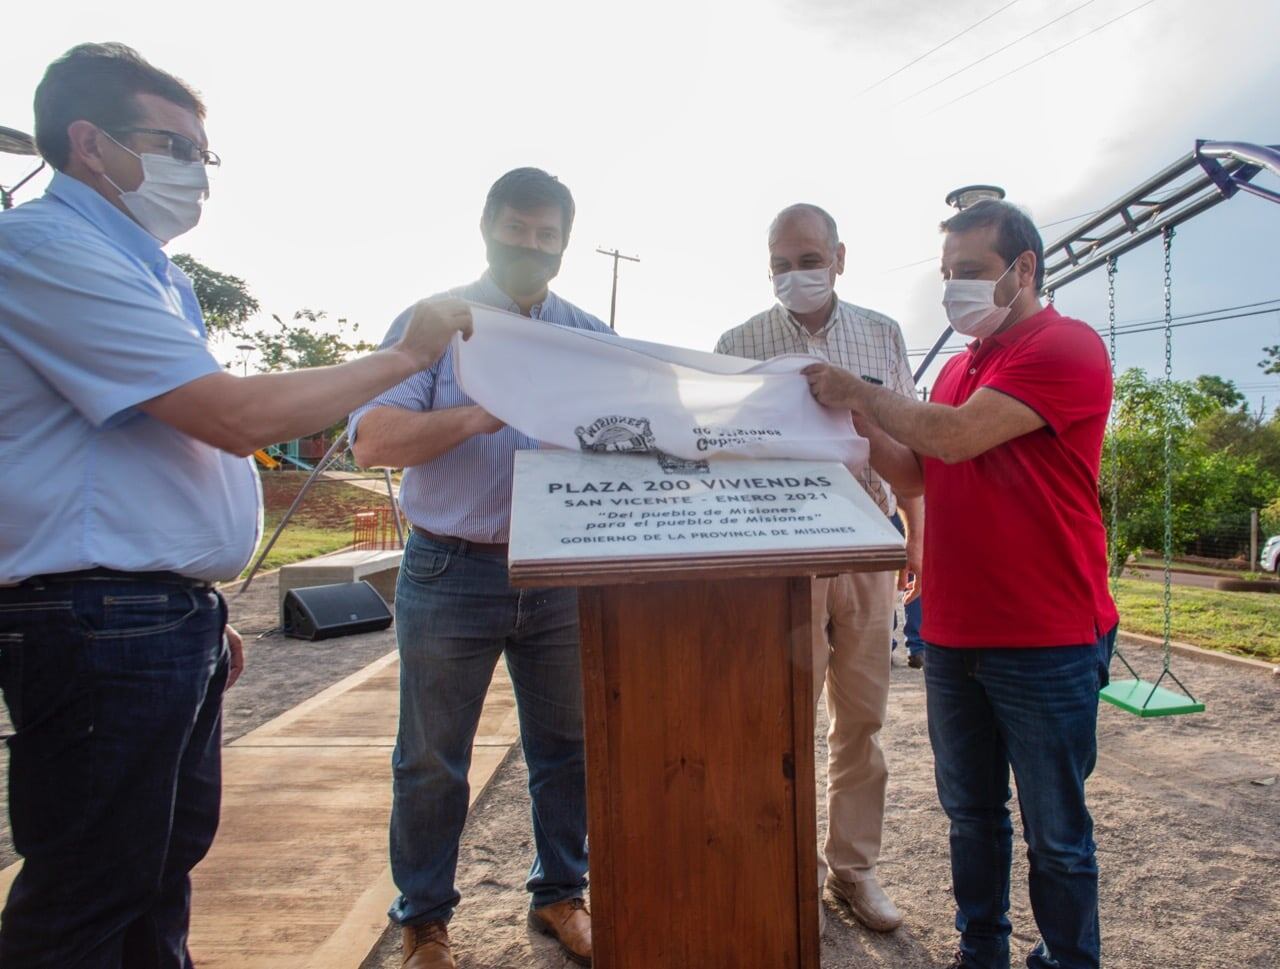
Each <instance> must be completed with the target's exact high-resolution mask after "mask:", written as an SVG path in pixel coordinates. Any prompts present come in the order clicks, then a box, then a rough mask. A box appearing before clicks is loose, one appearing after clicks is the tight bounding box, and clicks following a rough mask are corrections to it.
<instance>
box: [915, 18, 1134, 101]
mask: <svg viewBox="0 0 1280 969" xmlns="http://www.w3.org/2000/svg"><path fill="white" fill-rule="evenodd" d="M1155 2H1156V0H1146V2H1145V3H1140V4H1138V5H1137V6H1136V7H1133V8H1131V9H1129V10H1126V11H1125V12H1124V13H1122V14H1120V16H1118V17H1112V18H1111V19H1110V20H1108V21H1107V22H1106V23H1104V24H1099V25H1098V26H1097V27H1094V28H1093V29H1092V30H1088V31H1085V32H1084V33H1083V34H1081V35H1080V36H1079V37H1076V38H1074V39H1072V40H1069V41H1067V42H1066V43H1065V44H1061V45H1059V46H1057V47H1055V48H1053V50H1049V51H1045V52H1044V53H1043V54H1041V55H1040V56H1039V57H1033V58H1032V59H1031V60H1029V61H1027V62H1026V63H1025V64H1022V65H1020V66H1018V67H1015V68H1014V69H1013V70H1011V71H1007V72H1005V73H1004V74H1001V75H1000V76H999V77H997V78H993V79H991V80H990V81H988V82H987V83H986V84H982V85H979V86H978V87H976V88H974V89H973V90H972V91H969V92H967V93H965V94H962V95H960V96H959V97H958V98H952V99H951V100H950V101H948V102H947V103H946V104H940V105H938V107H936V108H934V109H933V110H932V111H930V112H928V113H929V114H937V113H938V112H939V111H941V110H942V109H943V108H949V107H951V105H953V104H957V103H958V102H960V101H963V100H964V99H965V98H969V97H972V96H973V95H975V94H977V93H978V92H979V91H984V90H986V89H987V88H989V87H991V85H993V84H996V83H998V82H1000V81H1003V80H1004V79H1005V78H1008V77H1012V76H1013V75H1014V74H1017V73H1018V72H1019V71H1023V70H1026V69H1027V68H1028V67H1030V66H1031V65H1032V64H1038V63H1039V62H1040V61H1042V60H1044V59H1045V58H1046V57H1052V56H1053V55H1054V54H1056V53H1058V52H1059V51H1062V50H1066V49H1067V48H1068V47H1070V46H1071V45H1072V44H1076V43H1079V42H1080V41H1082V40H1084V39H1085V38H1086V37H1090V36H1092V35H1093V34H1096V33H1097V32H1098V31H1100V30H1105V29H1106V28H1107V27H1110V26H1111V25H1112V24H1114V23H1116V22H1118V21H1121V20H1124V18H1125V17H1128V16H1130V15H1131V14H1135V13H1137V12H1138V11H1139V10H1141V9H1142V8H1143V7H1149V6H1151V5H1152V4H1153V3H1155Z"/></svg>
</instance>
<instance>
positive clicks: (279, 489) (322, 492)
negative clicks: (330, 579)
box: [245, 471, 387, 573]
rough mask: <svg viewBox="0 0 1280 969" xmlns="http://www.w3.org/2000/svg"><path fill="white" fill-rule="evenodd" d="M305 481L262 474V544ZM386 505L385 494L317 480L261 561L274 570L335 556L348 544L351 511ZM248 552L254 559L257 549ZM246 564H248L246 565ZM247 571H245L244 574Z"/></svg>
mask: <svg viewBox="0 0 1280 969" xmlns="http://www.w3.org/2000/svg"><path fill="white" fill-rule="evenodd" d="M306 480H307V474H306V473H305V472H302V471H265V472H263V474H262V497H263V502H264V505H265V509H264V510H265V514H264V519H265V521H264V524H263V528H262V541H263V542H264V543H265V542H266V541H267V539H269V538H270V537H271V533H272V532H274V531H275V529H276V526H277V525H279V524H280V519H281V518H283V517H284V513H285V512H286V511H287V510H288V509H289V505H290V504H292V503H293V499H294V498H295V497H297V494H298V491H299V489H300V488H301V487H302V485H303V483H304V482H305V481H306ZM386 507H387V496H386V495H385V494H381V495H380V494H378V493H377V492H373V491H366V490H365V489H363V488H357V487H356V486H354V485H349V484H343V483H341V482H338V481H330V480H320V481H317V482H316V483H315V485H314V486H313V487H312V489H311V490H310V491H309V492H308V493H307V497H306V499H305V500H304V501H303V502H302V504H301V505H300V506H299V508H298V510H297V511H296V512H294V515H293V517H292V518H291V519H290V520H289V525H288V527H287V528H285V530H284V532H282V533H281V535H280V538H279V540H277V542H276V544H275V545H274V546H273V547H272V549H271V554H270V555H268V556H267V560H266V562H264V563H263V566H262V567H263V569H277V568H279V567H280V566H282V565H289V564H290V563H292V562H301V561H302V560H304V559H309V558H314V557H315V556H317V555H324V554H325V553H327V552H336V551H337V550H338V549H340V548H346V547H347V546H348V545H350V544H351V525H352V516H353V515H354V514H355V513H356V512H357V511H367V510H372V509H376V508H386ZM261 548H262V546H261V545H259V547H258V551H257V552H254V558H255V560H256V558H257V555H258V554H259V552H260V551H261ZM250 564H251V565H252V563H250ZM247 572H248V569H245V573H247Z"/></svg>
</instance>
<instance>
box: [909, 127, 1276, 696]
mask: <svg viewBox="0 0 1280 969" xmlns="http://www.w3.org/2000/svg"><path fill="white" fill-rule="evenodd" d="M1264 169H1265V170H1267V171H1269V172H1271V173H1272V174H1273V175H1276V176H1280V145H1252V144H1247V143H1245V142H1239V141H1205V140H1199V141H1197V142H1196V144H1195V148H1194V149H1193V150H1192V151H1191V153H1190V154H1188V155H1185V156H1183V157H1182V158H1180V159H1178V161H1176V162H1174V163H1173V164H1172V165H1170V166H1168V167H1167V168H1165V169H1164V170H1162V171H1161V172H1159V173H1157V174H1156V175H1154V176H1153V177H1151V178H1149V179H1147V180H1146V181H1145V182H1143V183H1142V184H1140V185H1138V186H1137V187H1136V188H1134V189H1133V190H1131V191H1129V192H1126V193H1125V194H1124V195H1122V196H1121V197H1120V198H1119V199H1117V200H1116V201H1115V202H1112V203H1111V204H1110V205H1109V206H1107V207H1106V208H1103V209H1100V210H1099V211H1098V212H1096V213H1094V214H1093V215H1091V216H1089V217H1087V218H1086V219H1085V220H1084V221H1083V222H1082V223H1080V224H1079V225H1078V226H1076V228H1074V229H1072V230H1071V231H1070V232H1068V233H1067V234H1066V235H1064V236H1062V237H1061V238H1059V239H1058V240H1056V241H1055V242H1053V243H1052V244H1051V245H1048V246H1046V247H1045V250H1044V263H1045V279H1044V291H1045V293H1046V295H1047V296H1048V299H1049V301H1050V302H1053V299H1054V296H1055V294H1056V292H1057V290H1059V289H1061V288H1062V287H1063V286H1065V285H1067V284H1068V283H1071V282H1074V281H1075V280H1077V279H1079V278H1080V277H1082V276H1084V275H1086V274H1087V273H1090V272H1092V271H1093V270H1095V269H1098V268H1100V267H1102V266H1106V267H1107V290H1108V297H1109V300H1108V303H1109V312H1108V319H1109V328H1108V335H1109V337H1110V342H1109V349H1110V355H1111V369H1112V374H1113V375H1114V373H1115V362H1116V312H1115V277H1116V267H1117V260H1118V258H1119V257H1120V256H1121V255H1123V254H1124V253H1126V252H1129V251H1130V250H1131V249H1136V248H1137V247H1138V246H1140V245H1142V244H1143V243H1145V242H1148V241H1150V240H1151V239H1154V238H1156V237H1157V236H1158V237H1160V238H1161V239H1162V240H1163V243H1164V390H1165V407H1166V420H1165V423H1164V509H1163V515H1164V636H1163V644H1162V671H1161V673H1160V676H1159V677H1158V678H1157V679H1156V680H1155V681H1154V682H1150V681H1148V680H1144V679H1142V678H1141V677H1140V676H1139V675H1138V673H1137V671H1136V670H1134V668H1133V666H1131V665H1130V663H1129V661H1128V660H1127V659H1126V658H1125V656H1124V654H1123V652H1121V650H1120V649H1119V648H1117V649H1116V651H1115V655H1116V657H1117V658H1118V659H1119V660H1120V662H1121V663H1123V664H1124V666H1125V668H1126V669H1127V670H1128V671H1129V673H1130V674H1131V676H1132V679H1128V680H1116V681H1113V682H1112V683H1111V684H1110V685H1109V686H1107V687H1106V688H1104V689H1103V690H1102V692H1101V693H1100V694H1099V696H1100V698H1101V699H1103V700H1105V701H1106V702H1107V703H1111V704H1113V705H1115V706H1117V707H1119V708H1120V709H1122V710H1126V711H1128V712H1129V713H1133V714H1136V715H1138V716H1140V717H1164V716H1171V715H1175V714H1183V713H1199V712H1201V711H1203V710H1204V704H1203V703H1202V702H1200V701H1199V700H1197V699H1196V698H1195V697H1194V696H1193V695H1192V693H1191V691H1190V690H1188V689H1187V687H1186V686H1185V685H1183V683H1182V681H1181V680H1179V679H1178V677H1177V676H1176V675H1174V673H1173V670H1172V669H1171V662H1170V660H1171V654H1172V645H1171V644H1172V622H1171V616H1172V607H1171V603H1172V582H1171V575H1170V573H1171V565H1172V560H1173V503H1172V502H1173V433H1172V420H1171V416H1169V415H1170V411H1169V410H1168V408H1169V407H1170V406H1171V403H1172V402H1171V395H1170V393H1169V390H1170V388H1171V387H1172V383H1173V376H1172V374H1173V326H1172V321H1173V272H1172V251H1173V236H1174V228H1175V227H1176V226H1178V225H1181V224H1182V223H1184V222H1186V221H1188V220H1189V219H1193V218H1195V217H1196V216H1197V215H1200V214H1201V213H1203V212H1206V211H1208V210H1209V209H1211V208H1213V207H1214V206H1215V205H1217V204H1219V203H1220V202H1224V201H1226V200H1227V199H1229V198H1231V197H1232V196H1234V195H1235V194H1236V193H1237V192H1239V191H1241V190H1244V191H1246V192H1249V193H1251V194H1254V195H1257V196H1259V197H1260V198H1264V199H1268V200H1270V201H1272V202H1280V192H1275V191H1272V190H1271V189H1267V188H1263V187H1261V186H1259V185H1254V184H1253V183H1252V179H1253V178H1254V177H1255V176H1256V175H1258V174H1259V173H1260V172H1262V171H1263V170H1264ZM1188 173H1192V174H1191V176H1190V177H1189V178H1186V179H1185V180H1184V181H1182V182H1181V183H1179V184H1175V183H1176V182H1178V180H1179V179H1183V178H1184V177H1185V176H1187V175H1188ZM969 189H970V190H973V191H971V192H970V195H969V196H968V197H966V196H965V194H964V193H965V192H966V190H965V189H958V190H957V191H956V192H953V193H952V194H951V196H948V199H947V201H948V204H956V205H957V207H960V208H963V207H964V206H965V205H966V204H968V202H971V201H973V200H976V198H977V197H981V196H983V195H986V196H988V197H990V196H991V195H993V194H994V193H996V192H1000V190H999V189H996V188H994V187H993V186H969ZM984 189H986V190H987V191H982V190H984ZM1162 193H1163V194H1162ZM1000 195H1003V193H1002V192H1000ZM1000 195H996V196H995V197H1000ZM952 332H953V331H952V329H951V327H949V326H948V327H947V328H946V329H945V330H944V331H943V333H942V335H941V336H940V337H939V338H938V339H937V341H935V343H934V345H933V347H932V348H931V349H930V350H929V352H928V354H926V356H925V358H924V360H923V362H922V363H921V364H920V366H919V367H918V368H917V369H916V373H915V379H916V381H917V382H919V380H920V378H921V377H922V376H923V375H924V373H925V371H926V370H927V369H928V367H929V365H930V364H931V363H932V362H933V360H934V358H935V357H936V356H937V355H938V353H939V352H940V351H941V350H942V348H943V347H944V346H945V345H946V343H947V341H948V340H949V339H950V338H951V335H952ZM1110 467H1111V480H1110V481H1109V482H1108V483H1109V486H1110V488H1111V515H1112V519H1111V528H1110V529H1109V534H1110V535H1111V536H1112V540H1113V541H1114V535H1115V534H1116V521H1117V519H1116V515H1117V511H1116V505H1117V501H1116V498H1117V495H1118V488H1119V484H1118V476H1117V470H1116V463H1115V461H1114V460H1113V461H1111V462H1110ZM1166 678H1167V679H1169V680H1171V681H1172V682H1173V683H1176V684H1177V685H1178V687H1179V688H1180V689H1181V690H1182V693H1177V692H1174V691H1173V690H1169V689H1166V688H1165V687H1164V686H1162V685H1161V684H1162V683H1163V682H1164V681H1165V679H1166Z"/></svg>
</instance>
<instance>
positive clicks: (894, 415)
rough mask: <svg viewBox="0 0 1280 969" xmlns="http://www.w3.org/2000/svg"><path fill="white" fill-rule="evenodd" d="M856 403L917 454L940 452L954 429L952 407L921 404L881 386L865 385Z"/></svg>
mask: <svg viewBox="0 0 1280 969" xmlns="http://www.w3.org/2000/svg"><path fill="white" fill-rule="evenodd" d="M856 406H857V408H858V409H859V410H862V411H863V412H864V413H866V414H867V416H868V417H870V418H871V419H872V420H873V421H875V423H876V424H878V425H879V426H880V427H881V428H883V429H884V431H885V433H887V434H888V435H889V436H890V437H891V438H893V439H894V440H895V441H898V442H900V443H902V444H904V445H905V446H906V447H907V448H909V449H910V450H912V451H914V452H915V454H917V455H921V456H926V457H940V456H942V455H943V453H944V452H945V451H946V449H947V448H946V442H947V441H948V439H949V437H950V436H951V435H954V434H955V432H956V426H955V425H956V410H955V408H953V407H945V406H943V405H942V404H924V403H921V402H920V401H916V400H912V399H911V398H909V397H904V396H902V395H901V394H895V393H894V392H893V391H891V390H887V389H885V388H883V387H869V388H867V392H866V393H865V395H864V396H863V399H862V400H860V401H859V402H858V403H857V405H856ZM877 470H879V469H877ZM892 483H893V482H890V484H892ZM908 493H917V494H918V493H919V492H918V491H915V492H908Z"/></svg>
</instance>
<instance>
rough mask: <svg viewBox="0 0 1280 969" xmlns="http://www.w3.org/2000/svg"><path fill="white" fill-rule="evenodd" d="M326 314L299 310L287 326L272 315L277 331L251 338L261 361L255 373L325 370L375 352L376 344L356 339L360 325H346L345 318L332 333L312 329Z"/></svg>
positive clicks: (262, 333)
mask: <svg viewBox="0 0 1280 969" xmlns="http://www.w3.org/2000/svg"><path fill="white" fill-rule="evenodd" d="M326 315H327V314H326V313H325V312H324V311H323V310H309V309H300V310H298V311H297V312H296V313H294V314H293V322H292V323H291V324H290V323H286V322H285V321H284V320H282V319H280V317H279V316H277V315H276V314H274V313H272V314H271V318H272V319H273V320H275V321H276V323H277V325H278V326H279V327H280V329H279V332H271V331H268V330H258V331H257V332H256V333H254V334H253V336H252V337H251V339H252V341H253V342H254V343H255V344H256V345H257V349H258V353H259V355H260V358H261V359H260V360H259V362H258V370H260V371H262V372H263V373H273V372H278V371H281V370H301V369H303V368H306V367H328V366H332V365H333V364H335V363H342V362H343V361H344V360H349V359H350V358H351V357H353V356H355V355H357V354H361V353H368V352H369V351H371V350H376V349H377V346H376V345H375V344H372V343H367V342H365V341H364V340H360V339H357V338H356V334H357V333H358V331H359V329H360V324H359V323H348V322H347V320H346V318H345V317H344V318H339V319H338V321H337V329H336V331H335V332H322V331H320V330H317V329H314V327H315V326H316V325H317V324H319V323H321V322H322V321H323V320H324V319H325V318H326Z"/></svg>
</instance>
